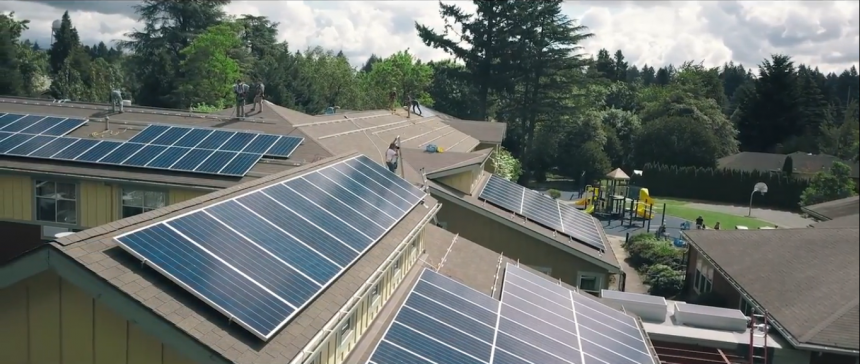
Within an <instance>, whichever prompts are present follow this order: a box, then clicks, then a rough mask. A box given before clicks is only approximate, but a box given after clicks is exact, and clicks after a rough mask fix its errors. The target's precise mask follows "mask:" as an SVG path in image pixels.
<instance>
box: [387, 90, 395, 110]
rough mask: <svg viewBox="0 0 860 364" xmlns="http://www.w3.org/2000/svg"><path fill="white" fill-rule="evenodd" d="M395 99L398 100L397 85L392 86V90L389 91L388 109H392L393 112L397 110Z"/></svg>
mask: <svg viewBox="0 0 860 364" xmlns="http://www.w3.org/2000/svg"><path fill="white" fill-rule="evenodd" d="M395 101H397V88H396V87H395V88H392V89H391V92H389V93H388V109H389V110H391V112H395V110H394V103H395Z"/></svg>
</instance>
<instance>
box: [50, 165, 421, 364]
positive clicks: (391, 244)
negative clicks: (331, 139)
mask: <svg viewBox="0 0 860 364" xmlns="http://www.w3.org/2000/svg"><path fill="white" fill-rule="evenodd" d="M354 155H356V154H346V155H340V156H338V157H334V158H329V159H326V160H324V161H320V162H318V163H313V164H310V165H306V166H302V167H298V168H295V169H292V170H288V171H283V172H280V173H277V174H274V175H270V176H267V177H263V178H260V179H258V180H254V181H250V182H247V183H243V184H240V185H236V186H233V187H230V188H226V189H223V190H219V191H216V192H212V193H210V194H207V195H204V196H201V197H198V198H195V199H192V200H189V201H185V202H181V203H178V204H174V205H169V206H166V207H163V208H160V209H158V210H154V211H150V212H147V213H144V214H141V215H137V216H133V217H130V218H126V219H123V220H120V221H117V222H113V223H110V224H107V225H104V226H100V227H96V228H92V229H88V230H85V231H82V232H79V233H76V234H73V235H70V236H68V237H65V238H61V239H58V240H57V242H56V243H52V246H54V247H55V248H57V249H59V250H61V251H62V252H63V253H65V254H67V255H68V256H69V257H71V258H73V259H75V260H76V261H77V262H78V263H80V264H81V265H82V266H83V267H85V268H86V269H89V270H90V271H92V272H93V273H95V274H96V275H98V276H99V277H100V278H102V279H104V280H105V281H107V282H109V283H110V284H112V285H113V286H115V287H116V288H117V289H119V290H120V291H122V292H123V293H124V294H125V295H127V296H129V297H130V298H131V299H133V300H135V301H137V302H138V303H139V304H141V305H143V306H145V307H147V308H149V309H150V310H152V312H153V313H155V314H156V315H158V316H160V318H161V319H163V320H166V321H167V322H170V323H171V324H173V325H175V327H176V329H177V330H180V331H181V332H184V333H185V334H187V335H190V336H191V337H194V338H195V340H197V341H198V342H199V343H200V344H201V345H203V346H205V347H207V348H209V349H210V350H212V352H213V353H216V354H217V355H219V356H222V357H223V358H225V359H227V360H228V361H229V362H232V363H242V364H256V363H261V362H289V361H290V360H292V359H293V358H294V357H296V356H297V355H298V354H299V353H300V351H301V350H302V349H304V347H305V346H306V345H307V344H308V343H310V341H311V338H313V337H314V336H315V335H316V334H317V333H318V332H319V331H321V330H322V329H323V327H324V326H325V325H326V323H328V321H329V320H331V319H332V318H333V317H334V316H335V315H337V314H338V311H339V310H340V308H341V307H342V306H343V305H344V304H346V303H347V301H348V300H349V298H350V297H352V296H353V295H354V294H355V293H356V292H357V291H358V289H359V288H360V287H361V285H362V284H363V283H364V282H365V281H366V280H367V279H368V278H369V277H370V276H371V275H372V274H373V272H375V271H376V270H377V269H378V268H379V266H381V265H382V263H383V262H385V261H386V259H388V257H389V255H390V254H391V253H392V252H393V251H394V250H395V249H396V248H397V247H398V245H399V244H400V243H401V242H402V241H403V240H404V239H406V238H408V236H409V234H410V233H411V232H412V231H414V229H415V227H416V226H418V225H419V224H420V223H421V222H422V221H424V220H426V219H427V218H428V216H427V215H428V214H430V213H431V212H432V211H433V209H432V207H433V206H435V205H436V201H435V200H434V199H432V198H430V197H429V196H428V197H426V198H425V201H424V205H425V206H427V207H430V208H429V209H428V208H421V207H419V208H415V209H413V210H412V211H411V212H409V213H408V214H407V215H406V216H405V217H404V218H403V219H402V220H401V221H400V222H399V223H398V224H396V225H395V226H394V227H393V228H392V229H391V230H390V231H389V232H388V233H387V234H386V235H385V236H383V238H382V239H381V240H380V241H379V242H378V243H376V244H375V245H374V246H373V247H372V248H371V249H370V250H369V251H368V252H367V253H365V254H364V255H363V256H362V257H361V258H359V259H358V261H357V262H355V263H354V264H353V265H352V266H350V267H349V268H347V270H346V272H345V273H344V274H343V275H342V276H341V277H340V278H338V279H337V280H336V281H335V282H334V283H333V284H332V285H330V286H329V287H328V288H326V289H325V290H324V291H323V293H322V294H321V295H320V296H318V297H317V298H316V299H315V300H314V301H312V302H311V303H310V304H309V305H308V306H307V307H306V308H305V309H304V310H303V311H302V312H301V313H299V314H298V315H297V316H296V317H295V318H294V319H293V320H292V321H290V322H289V323H288V324H287V325H286V326H285V327H284V328H283V329H282V330H281V331H280V332H279V333H277V334H276V335H275V336H274V337H272V338H271V339H270V340H269V341H267V342H261V341H260V340H259V339H257V338H256V337H254V336H252V335H251V334H250V333H249V332H248V331H246V330H244V329H242V328H240V327H239V326H238V325H230V324H229V323H228V320H226V319H225V318H224V316H223V315H222V314H220V313H218V312H217V311H216V310H215V309H213V308H211V307H209V306H207V305H205V304H203V303H202V302H201V301H200V300H199V299H197V298H196V297H194V296H193V295H191V294H190V293H188V292H186V291H184V290H182V289H180V288H179V287H178V286H177V285H176V284H174V283H172V282H170V281H169V280H168V279H166V278H165V277H163V276H162V275H161V274H159V273H157V272H156V271H154V270H153V269H150V268H149V267H146V266H142V265H141V264H140V261H139V260H137V259H136V258H134V257H133V256H131V254H128V253H126V252H125V251H124V250H122V249H121V248H120V247H118V246H117V244H116V243H115V241H114V239H113V237H114V236H117V235H120V234H122V233H124V232H128V231H132V230H135V229H137V228H141V227H144V226H149V225H151V224H153V223H156V222H158V221H161V220H164V219H168V218H171V217H174V216H177V215H181V214H183V213H186V212H188V211H190V210H194V209H199V208H202V207H205V206H208V205H210V204H213V203H216V202H219V201H223V200H226V199H229V198H232V197H235V196H237V195H240V194H243V193H246V192H248V191H250V190H254V189H258V188H261V187H264V186H267V185H270V184H274V183H278V182H280V181H282V180H284V179H287V178H290V177H291V176H294V175H297V174H299V173H306V172H310V171H313V170H316V169H319V168H322V167H324V166H327V165H330V164H333V163H337V162H338V161H341V160H343V159H347V158H350V157H352V156H354Z"/></svg>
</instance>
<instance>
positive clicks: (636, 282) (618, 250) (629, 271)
mask: <svg viewBox="0 0 860 364" xmlns="http://www.w3.org/2000/svg"><path fill="white" fill-rule="evenodd" d="M607 237H608V238H609V244H611V246H612V252H614V253H615V259H618V264H619V265H620V266H621V270H622V271H624V273H625V274H626V275H627V280H626V281H625V282H624V290H625V292H630V293H643V294H648V285H647V284H645V283H643V282H642V278H641V277H639V272H637V271H636V269H633V267H631V266H630V265H629V264H627V251H626V250H624V247H623V246H622V245H624V238H623V237H620V236H612V235H608V236H607ZM616 287H617V286H615V287H612V289H617V288H616Z"/></svg>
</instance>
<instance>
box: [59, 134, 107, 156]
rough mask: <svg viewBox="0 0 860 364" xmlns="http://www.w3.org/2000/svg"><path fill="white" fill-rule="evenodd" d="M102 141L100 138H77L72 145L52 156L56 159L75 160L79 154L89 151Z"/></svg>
mask: <svg viewBox="0 0 860 364" xmlns="http://www.w3.org/2000/svg"><path fill="white" fill-rule="evenodd" d="M99 143H101V141H100V140H95V139H77V141H75V142H74V143H72V145H70V146H68V147H66V148H65V149H63V150H62V151H60V152H59V153H57V154H54V155H53V156H51V158H55V159H69V160H74V159H75V158H77V157H78V156H79V155H81V154H83V153H84V152H86V151H88V150H89V149H90V148H92V147H94V146H96V144H99Z"/></svg>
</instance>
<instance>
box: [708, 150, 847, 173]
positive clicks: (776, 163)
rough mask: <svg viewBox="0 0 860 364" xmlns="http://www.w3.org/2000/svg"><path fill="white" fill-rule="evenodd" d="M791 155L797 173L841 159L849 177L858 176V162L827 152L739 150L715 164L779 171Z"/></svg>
mask: <svg viewBox="0 0 860 364" xmlns="http://www.w3.org/2000/svg"><path fill="white" fill-rule="evenodd" d="M787 156H791V159H792V165H793V167H794V171H795V172H798V173H806V174H813V173H816V172H820V171H827V170H829V169H830V166H831V165H833V162H835V161H841V162H843V163H846V164H848V166H849V167H851V177H853V178H858V177H860V163H856V162H854V163H852V162H848V161H842V160H840V159H839V158H837V157H834V156H832V155H827V154H809V153H803V152H795V153H792V154H788V155H786V154H776V153H759V152H740V153H738V154H733V155H730V156H727V157H723V158H720V159H718V160H717V166H719V167H720V168H725V169H733V170H738V171H747V172H751V171H754V170H756V171H761V172H779V171H782V166H783V164H784V163H785V158H786V157H787Z"/></svg>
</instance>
